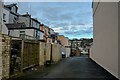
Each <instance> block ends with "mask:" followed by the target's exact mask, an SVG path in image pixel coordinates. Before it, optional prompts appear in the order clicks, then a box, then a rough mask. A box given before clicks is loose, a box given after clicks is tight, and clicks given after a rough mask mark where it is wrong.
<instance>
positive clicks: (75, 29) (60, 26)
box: [18, 2, 93, 39]
mask: <svg viewBox="0 0 120 80" xmlns="http://www.w3.org/2000/svg"><path fill="white" fill-rule="evenodd" d="M18 7H19V13H20V14H24V13H26V12H29V13H30V14H31V15H32V17H33V18H37V19H38V20H39V21H40V22H41V23H43V24H45V25H47V26H49V27H50V28H52V29H53V30H54V31H55V32H58V33H59V34H60V35H64V36H65V37H68V38H70V39H72V38H78V39H80V38H92V37H93V17H92V2H19V3H18Z"/></svg>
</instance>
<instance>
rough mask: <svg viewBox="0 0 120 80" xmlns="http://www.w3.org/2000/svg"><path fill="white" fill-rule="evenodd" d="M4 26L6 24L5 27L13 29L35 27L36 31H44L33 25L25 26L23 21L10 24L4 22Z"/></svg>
mask: <svg viewBox="0 0 120 80" xmlns="http://www.w3.org/2000/svg"><path fill="white" fill-rule="evenodd" d="M6 26H7V28H8V29H9V30H15V29H35V30H38V31H40V32H42V33H44V31H42V30H39V29H37V28H35V27H27V26H26V25H25V23H12V24H6Z"/></svg>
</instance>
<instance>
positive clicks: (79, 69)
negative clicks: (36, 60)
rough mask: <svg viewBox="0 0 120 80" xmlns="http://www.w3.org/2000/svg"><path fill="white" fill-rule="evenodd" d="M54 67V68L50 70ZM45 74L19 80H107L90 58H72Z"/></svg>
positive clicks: (38, 73) (30, 75) (35, 74)
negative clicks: (45, 79) (54, 79)
mask: <svg viewBox="0 0 120 80" xmlns="http://www.w3.org/2000/svg"><path fill="white" fill-rule="evenodd" d="M50 67H52V68H50ZM50 67H49V70H48V69H46V70H44V72H42V73H41V72H36V73H35V72H34V73H31V74H29V75H26V76H23V77H21V78H18V79H20V80H21V79H26V78H30V79H38V80H39V79H41V78H80V79H85V80H87V79H96V80H105V76H104V74H103V73H102V72H101V71H100V70H99V68H98V67H97V66H96V65H95V63H94V62H92V61H91V60H90V59H89V58H88V57H86V56H82V57H70V58H67V59H64V60H62V61H61V62H60V63H59V64H57V65H55V66H54V67H53V66H50ZM18 79H17V80H18Z"/></svg>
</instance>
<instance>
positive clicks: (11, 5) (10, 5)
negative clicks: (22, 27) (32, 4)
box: [4, 3, 18, 8]
mask: <svg viewBox="0 0 120 80" xmlns="http://www.w3.org/2000/svg"><path fill="white" fill-rule="evenodd" d="M4 6H5V7H8V8H10V7H13V6H15V7H17V4H16V3H13V4H9V5H4ZM17 8H18V7H17Z"/></svg>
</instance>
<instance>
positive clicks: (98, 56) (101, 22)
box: [90, 2, 120, 78]
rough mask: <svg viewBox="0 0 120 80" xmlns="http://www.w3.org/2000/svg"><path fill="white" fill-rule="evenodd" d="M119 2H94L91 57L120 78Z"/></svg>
mask: <svg viewBox="0 0 120 80" xmlns="http://www.w3.org/2000/svg"><path fill="white" fill-rule="evenodd" d="M119 6H120V4H119V3H118V2H93V21H94V22H93V28H94V31H93V33H94V35H93V46H92V48H91V53H90V58H91V59H92V60H94V61H95V62H96V63H98V64H99V65H100V66H102V67H103V68H104V69H106V70H107V71H108V72H109V73H111V74H112V75H113V76H115V77H116V78H118V53H119V52H118V30H119V29H118V17H119V15H118V14H119V13H118V9H119V10H120V8H118V7H119Z"/></svg>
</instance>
